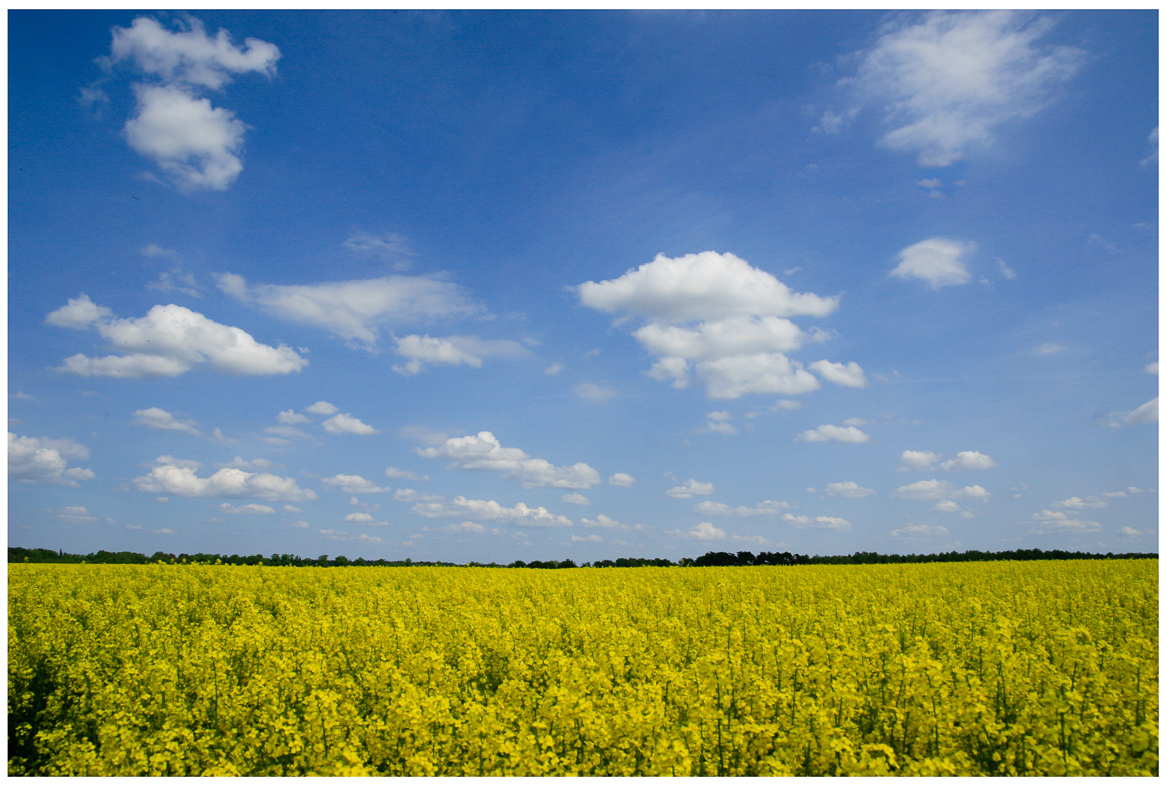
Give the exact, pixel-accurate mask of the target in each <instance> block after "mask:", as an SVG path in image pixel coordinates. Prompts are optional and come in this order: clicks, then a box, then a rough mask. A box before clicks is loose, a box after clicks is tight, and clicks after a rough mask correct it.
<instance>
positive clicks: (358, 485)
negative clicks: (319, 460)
mask: <svg viewBox="0 0 1167 786" xmlns="http://www.w3.org/2000/svg"><path fill="white" fill-rule="evenodd" d="M321 482H322V483H323V484H324V485H325V486H328V487H330V488H334V489H340V490H341V491H343V492H344V493H346V494H384V493H386V492H389V491H392V490H393V489H387V488H382V487H380V486H378V485H377V484H376V483H373V482H372V481H371V480H365V479H364V478H362V477H361V476H360V475H333V476H332V477H331V478H324V479H323V480H322V481H321Z"/></svg>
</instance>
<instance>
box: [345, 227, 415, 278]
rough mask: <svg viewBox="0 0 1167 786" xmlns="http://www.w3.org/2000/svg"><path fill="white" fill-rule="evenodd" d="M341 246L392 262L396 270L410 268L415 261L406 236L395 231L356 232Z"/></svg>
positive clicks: (382, 260)
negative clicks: (383, 232) (377, 232)
mask: <svg viewBox="0 0 1167 786" xmlns="http://www.w3.org/2000/svg"><path fill="white" fill-rule="evenodd" d="M341 246H343V247H344V248H347V249H348V250H349V251H352V252H354V253H356V254H360V255H363V256H367V257H373V258H375V259H378V260H380V261H381V262H385V263H388V264H391V265H392V266H393V268H394V269H395V270H408V269H409V267H410V265H411V264H412V263H413V256H414V254H413V249H412V248H410V247H409V243H408V242H407V241H406V239H405V237H403V236H402V235H398V234H396V233H393V232H387V233H385V234H383V235H375V234H373V233H371V232H354V233H353V234H352V235H350V236H349V237H348V239H347V240H345V241H344V242H343V243H341Z"/></svg>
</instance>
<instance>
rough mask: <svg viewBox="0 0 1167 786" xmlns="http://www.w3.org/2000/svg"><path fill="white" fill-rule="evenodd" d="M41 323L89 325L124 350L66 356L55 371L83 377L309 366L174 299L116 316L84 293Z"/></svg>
mask: <svg viewBox="0 0 1167 786" xmlns="http://www.w3.org/2000/svg"><path fill="white" fill-rule="evenodd" d="M45 322H46V323H47V324H50V325H57V326H60V327H71V328H76V329H83V328H90V327H92V328H94V329H96V330H97V332H98V334H100V335H101V336H102V337H103V338H104V339H106V340H107V341H108V342H109V343H110V345H111V346H113V347H116V348H117V349H118V350H120V351H122V352H128V353H130V354H128V355H110V356H107V357H104V358H91V357H87V356H85V355H83V354H78V355H74V356H72V357H69V358H66V359H65V361H64V366H62V367H61V368H60V369H58V370H60V371H66V372H69V373H72V374H78V375H80V376H83V377H94V376H106V377H125V378H133V379H142V378H149V377H175V376H178V375H179V374H183V373H185V372H187V371H189V370H190V369H191V368H193V367H195V366H197V365H200V364H204V363H205V364H206V365H207V366H208V367H209V368H210V369H211V370H213V371H217V372H219V373H222V374H233V375H238V376H251V375H268V374H290V373H292V372H293V371H299V370H301V369H302V368H304V367H305V366H307V365H308V361H307V360H305V359H304V358H302V357H300V356H299V355H298V354H296V352H294V351H293V350H292V349H291V348H290V347H287V346H284V345H283V344H281V345H280V346H279V347H271V346H268V345H267V344H260V343H259V342H257V341H256V340H255V339H254V338H252V336H251V335H250V334H249V333H246V332H245V331H243V330H241V329H239V328H237V327H230V326H228V325H221V324H219V323H218V322H215V321H213V320H210V319H208V318H207V317H205V316H203V315H202V314H199V313H198V312H195V311H191V310H190V309H188V308H184V307H182V306H176V305H174V304H171V305H168V306H154V307H153V308H151V309H150V311H149V312H148V313H147V314H146V316H144V317H140V318H137V319H135V318H129V319H115V318H113V316H112V314H111V313H110V311H109V309H106V308H103V307H101V306H96V305H94V304H93V303H92V302H90V301H89V298H88V297H86V296H85V295H81V296H80V297H79V298H76V299H70V300H69V302H68V304H67V305H65V306H62V307H61V308H59V309H57V310H56V311H53V312H52V313H50V314H49V315H48V316H47V317H46V318H45Z"/></svg>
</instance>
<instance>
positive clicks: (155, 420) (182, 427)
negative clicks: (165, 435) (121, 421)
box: [134, 407, 202, 436]
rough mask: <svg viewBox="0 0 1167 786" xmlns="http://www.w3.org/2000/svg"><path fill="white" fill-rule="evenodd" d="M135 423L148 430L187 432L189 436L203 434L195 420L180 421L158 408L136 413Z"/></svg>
mask: <svg viewBox="0 0 1167 786" xmlns="http://www.w3.org/2000/svg"><path fill="white" fill-rule="evenodd" d="M134 423H136V424H138V425H139V426H146V427H148V428H156V429H163V430H168V431H185V432H186V433H187V434H193V435H195V436H198V435H200V434H202V432H201V431H199V430H198V429H197V428H195V426H197V425H198V424H197V423H195V422H194V421H193V420H178V419H177V418H175V417H174V415H171V414H170V413H169V412H167V411H166V410H164V409H159V408H158V407H150V408H149V409H139V410H138V411H137V412H135V413H134Z"/></svg>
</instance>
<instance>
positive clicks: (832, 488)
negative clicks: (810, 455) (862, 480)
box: [825, 480, 875, 499]
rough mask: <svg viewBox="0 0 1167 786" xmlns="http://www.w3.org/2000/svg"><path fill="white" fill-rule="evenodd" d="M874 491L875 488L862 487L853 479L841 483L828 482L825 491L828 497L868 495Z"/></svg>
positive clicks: (849, 497)
mask: <svg viewBox="0 0 1167 786" xmlns="http://www.w3.org/2000/svg"><path fill="white" fill-rule="evenodd" d="M874 493H875V489H866V488H863V487H862V486H860V485H859V484H858V483H856V482H855V481H853V480H847V481H844V482H842V483H828V484H827V488H826V491H825V494H826V496H828V497H846V498H848V499H860V498H862V497H870V496H871V495H872V494H874Z"/></svg>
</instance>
